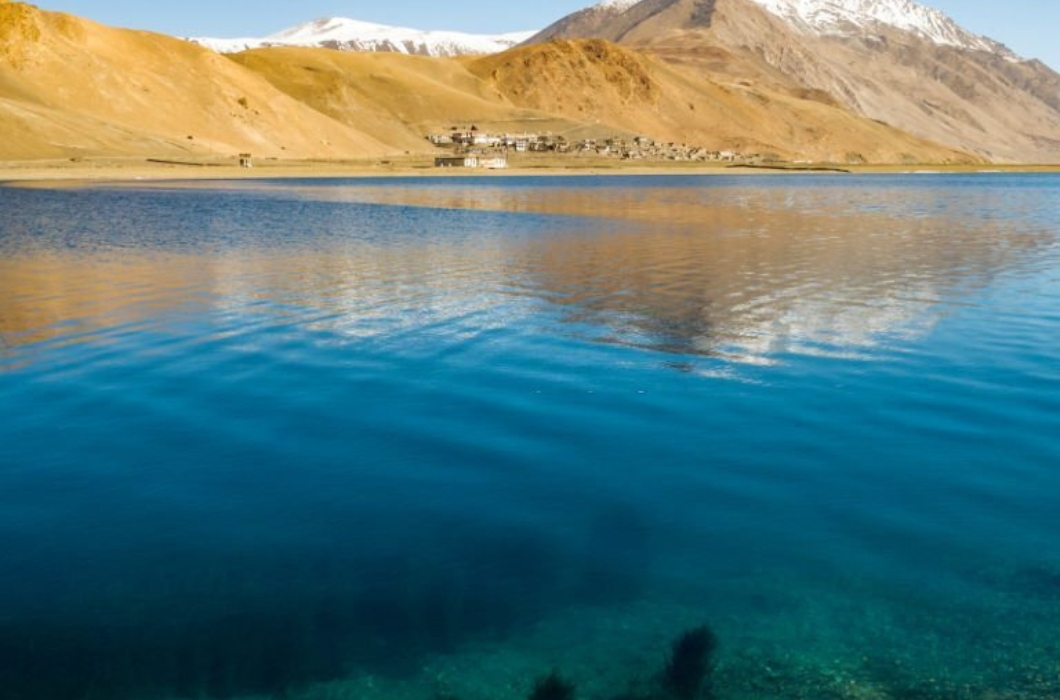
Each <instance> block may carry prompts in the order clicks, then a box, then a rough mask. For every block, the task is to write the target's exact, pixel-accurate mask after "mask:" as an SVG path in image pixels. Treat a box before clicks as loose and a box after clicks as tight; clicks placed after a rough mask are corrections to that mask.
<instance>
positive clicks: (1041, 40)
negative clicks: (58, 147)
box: [35, 0, 1060, 70]
mask: <svg viewBox="0 0 1060 700" xmlns="http://www.w3.org/2000/svg"><path fill="white" fill-rule="evenodd" d="M594 1H595V0H531V1H530V2H503V1H498V0H444V1H443V0H373V1H367V0H346V1H345V2H341V1H338V0H301V2H291V1H290V0H182V2H166V1H165V0H162V1H160V2H159V1H154V0H148V1H146V2H145V0H39V2H36V3H35V4H37V5H39V6H40V7H43V8H44V9H48V10H59V11H62V12H71V13H73V14H76V15H81V16H82V17H87V18H89V19H94V20H96V21H98V22H103V23H104V24H111V25H116V26H122V27H132V28H135V29H150V30H153V31H158V32H163V33H166V34H174V35H178V36H211V37H238V36H264V35H266V34H271V33H273V32H276V31H279V30H280V29H286V28H287V27H290V26H293V25H295V24H300V23H302V22H307V21H309V20H311V19H316V18H318V17H335V16H339V17H351V18H353V19H359V20H364V21H367V22H380V23H383V24H396V25H400V26H406V27H415V28H417V29H454V30H459V31H467V32H501V31H520V30H526V29H540V28H543V27H544V26H546V25H548V24H550V23H551V22H553V21H555V20H557V19H559V18H560V17H562V16H563V15H566V14H568V13H570V12H573V11H574V10H577V9H580V8H582V7H585V6H586V5H591V4H593V2H594ZM921 4H926V5H928V6H930V7H934V8H936V9H938V10H942V11H943V12H945V13H946V14H948V15H950V16H951V17H953V18H954V19H956V20H957V21H958V22H959V23H960V24H961V25H963V26H964V27H965V28H966V29H969V30H971V31H973V32H976V33H977V34H985V35H987V36H989V37H991V38H992V39H996V40H998V41H1000V42H1002V43H1004V44H1007V45H1008V46H1009V47H1010V48H1011V49H1013V50H1014V51H1016V53H1018V54H1020V55H1023V56H1026V57H1028V58H1040V59H1042V60H1043V61H1045V62H1046V63H1048V64H1049V65H1050V66H1052V67H1053V68H1054V69H1057V70H1060V40H1058V39H1057V32H1058V31H1060V1H1058V0H1005V2H996V1H994V0H921Z"/></svg>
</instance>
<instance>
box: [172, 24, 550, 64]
mask: <svg viewBox="0 0 1060 700" xmlns="http://www.w3.org/2000/svg"><path fill="white" fill-rule="evenodd" d="M533 33H534V32H516V33H512V34H497V35H485V34H465V33H462V32H445V31H422V30H419V29H409V28H406V27H392V26H389V25H386V24H373V23H371V22H360V21H358V20H354V19H348V18H345V17H328V18H324V19H317V20H313V21H312V22H307V23H305V24H300V25H297V26H295V27H291V28H289V29H285V30H283V31H280V32H277V33H276V34H272V35H270V36H267V37H265V38H262V39H208V38H193V39H191V40H190V41H193V42H195V43H197V44H201V45H203V46H206V47H209V48H211V49H213V50H214V51H218V52H221V53H235V52H238V51H245V50H248V49H259V48H266V47H270V46H306V47H317V48H326V49H338V50H341V51H389V52H394V53H406V54H416V55H419V56H462V55H465V54H487V53H497V52H498V51H504V50H505V49H510V48H511V47H513V46H515V45H516V44H518V43H520V42H522V41H525V40H526V39H528V38H529V37H530V36H531V35H533Z"/></svg>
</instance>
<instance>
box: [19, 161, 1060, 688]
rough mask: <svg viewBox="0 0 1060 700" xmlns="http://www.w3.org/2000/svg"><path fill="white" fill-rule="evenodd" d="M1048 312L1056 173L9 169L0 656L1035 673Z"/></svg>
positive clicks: (298, 674)
mask: <svg viewBox="0 0 1060 700" xmlns="http://www.w3.org/2000/svg"><path fill="white" fill-rule="evenodd" d="M1058 341H1060V178H1058V177H1057V176H1055V175H994V174H976V175H960V176H958V175H954V176H950V175H904V176H899V175H888V176H807V177H797V178H791V177H772V176H761V177H759V176H753V177H750V176H748V177H734V178H727V177H702V178H699V177H651V178H638V177H611V178H593V177H584V178H581V177H580V178H520V177H510V178H503V179H500V178H483V179H463V178H460V179H416V180H401V179H386V180H326V181H311V180H289V181H269V182H217V183H199V184H194V185H181V184H176V183H174V184H166V183H162V184H143V185H124V186H92V187H82V188H69V189H60V190H48V189H25V188H11V187H8V188H3V187H0V411H2V413H3V415H4V420H3V422H2V423H0V688H3V689H4V690H3V692H2V693H0V695H2V696H3V697H10V698H19V699H21V698H27V699H28V698H34V699H37V698H47V699H50V698H56V699H59V698H62V699H69V698H130V699H132V698H135V699H140V698H144V699H146V698H152V699H154V698H160V699H161V698H237V697H238V698H249V697H291V698H367V699H369V700H371V699H372V698H410V699H411V698H423V699H424V700H433V699H435V698H442V697H447V698H462V699H463V700H479V699H481V700H486V699H493V700H505V699H507V698H525V697H527V696H528V694H529V692H530V691H531V689H532V687H533V684H534V680H535V678H538V677H540V676H541V675H542V674H547V673H548V672H550V671H551V670H553V669H556V670H558V671H560V672H561V673H562V674H563V675H564V677H566V678H568V679H570V680H571V682H573V683H575V684H576V686H577V697H579V698H583V699H586V700H588V699H595V698H599V699H601V700H613V699H615V698H619V697H622V698H642V699H643V698H660V697H665V696H666V692H665V688H663V686H660V684H659V683H658V682H657V679H658V676H659V673H660V669H661V668H662V667H663V666H664V665H665V661H666V658H667V653H668V650H669V645H670V642H671V641H672V640H673V639H674V638H676V637H677V636H678V635H679V634H680V633H681V632H682V631H683V630H686V629H689V628H693V627H696V626H698V625H702V624H707V625H709V626H710V627H711V629H712V630H713V631H714V632H715V634H716V636H717V638H718V641H719V648H718V652H717V658H716V668H715V671H714V674H713V678H712V681H711V683H710V690H709V691H704V696H711V697H716V698H850V699H851V700H853V699H854V698H859V699H863V700H864V699H869V700H881V699H884V698H895V699H897V698H940V699H941V698H962V699H963V698H983V699H986V698H992V699H995V700H996V699H997V698H1006V699H1010V698H1011V699H1016V698H1018V699H1026V698H1042V699H1044V698H1053V699H1055V698H1057V697H1060V659H1058V657H1057V656H1056V649H1057V648H1060V548H1058V545H1057V542H1058V541H1060V515H1058V513H1060V438H1058V437H1057V436H1058V435H1060V350H1058V349H1057V348H1058ZM661 688H662V689H661Z"/></svg>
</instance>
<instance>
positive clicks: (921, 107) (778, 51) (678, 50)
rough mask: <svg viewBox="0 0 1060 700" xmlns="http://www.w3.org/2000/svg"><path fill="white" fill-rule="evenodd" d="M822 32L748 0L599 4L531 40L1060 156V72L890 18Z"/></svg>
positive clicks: (955, 139)
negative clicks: (594, 49)
mask: <svg viewBox="0 0 1060 700" xmlns="http://www.w3.org/2000/svg"><path fill="white" fill-rule="evenodd" d="M844 29H845V31H834V32H827V33H823V34H819V33H814V32H812V31H807V29H806V27H804V26H800V25H799V24H798V23H797V22H795V21H793V20H791V19H789V18H782V17H780V16H777V15H774V14H771V13H770V12H768V11H767V10H766V9H764V8H763V7H762V6H760V5H759V4H757V3H755V2H752V1H751V0H643V1H642V2H639V3H636V4H634V5H632V6H628V7H622V6H621V5H617V6H610V7H601V6H597V7H591V8H587V9H585V10H581V11H579V12H576V13H574V14H572V15H569V16H568V17H565V18H563V19H561V20H560V21H558V22H556V23H555V24H553V25H552V26H550V27H548V28H547V29H545V30H544V31H543V32H541V33H540V34H538V35H537V36H536V37H534V38H532V39H531V40H530V42H540V41H545V40H549V39H555V38H588V37H597V38H603V39H608V40H610V41H615V42H619V43H621V44H623V45H625V46H629V47H635V48H638V49H641V50H647V51H649V52H651V53H653V54H654V55H656V56H658V57H659V58H661V59H663V60H665V61H667V62H669V63H671V64H675V65H681V66H684V67H686V68H690V69H693V70H695V71H697V72H699V73H700V74H702V75H711V76H716V77H721V76H727V77H729V78H731V79H735V80H738V81H744V82H746V83H748V84H750V85H753V86H756V87H769V88H772V89H781V90H787V91H789V92H792V91H795V92H797V91H798V90H800V89H809V90H819V91H823V92H825V93H827V94H828V95H831V96H832V97H833V98H834V99H835V100H836V101H837V102H838V103H841V104H843V105H844V106H846V107H848V108H850V109H852V110H854V111H856V112H858V113H860V114H863V115H865V116H867V117H870V118H872V119H876V120H879V121H883V122H886V123H888V124H892V125H894V126H896V127H898V128H901V129H903V130H905V131H908V132H910V133H912V134H915V135H917V136H920V137H922V138H925V139H929V140H933V141H936V142H940V143H944V144H948V145H950V146H952V147H954V148H958V149H962V150H968V151H972V152H975V153H979V154H981V155H982V156H984V157H987V158H990V159H996V160H1003V161H1018V162H1060V75H1058V74H1057V73H1056V72H1054V71H1052V70H1051V69H1049V68H1048V67H1047V66H1045V65H1044V64H1042V63H1041V62H1039V61H1023V60H1020V59H1018V58H1016V57H1014V56H1012V55H1011V54H1007V53H1005V52H999V51H993V50H989V49H990V47H991V44H990V43H989V42H985V41H984V42H982V45H981V46H980V45H977V46H976V47H974V48H968V47H962V46H955V45H950V44H946V43H939V42H937V41H933V40H932V39H931V38H929V37H926V36H923V35H921V34H918V33H916V32H913V31H906V30H902V29H897V28H895V27H893V26H886V25H884V24H882V23H878V22H877V23H871V24H867V25H866V26H865V27H854V28H851V27H844Z"/></svg>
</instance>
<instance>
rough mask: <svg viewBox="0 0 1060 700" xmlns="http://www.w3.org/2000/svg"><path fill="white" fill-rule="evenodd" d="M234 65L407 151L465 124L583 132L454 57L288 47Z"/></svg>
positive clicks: (249, 55) (244, 56) (238, 57)
mask: <svg viewBox="0 0 1060 700" xmlns="http://www.w3.org/2000/svg"><path fill="white" fill-rule="evenodd" d="M229 59H230V60H232V61H234V62H236V63H238V64H240V65H242V66H245V67H246V68H247V69H249V70H253V71H255V72H257V73H258V74H260V75H262V76H263V77H265V78H266V79H267V80H268V81H269V82H271V83H272V84H273V85H274V86H276V87H277V88H278V89H280V90H282V91H283V92H285V93H287V94H288V95H290V96H291V97H293V98H294V99H296V100H299V101H303V102H305V103H306V104H308V105H310V106H312V107H313V108H314V109H316V110H318V111H320V112H322V113H324V114H327V115H329V116H331V117H332V118H334V119H336V120H338V121H340V122H343V123H345V124H350V125H352V126H356V127H357V128H358V129H360V130H361V131H363V132H365V133H367V134H371V135H374V136H376V137H377V138H379V139H382V140H386V141H387V143H394V144H397V145H400V147H401V148H403V149H404V150H411V151H416V150H420V151H422V150H424V149H426V148H428V146H426V145H425V144H426V141H425V138H424V136H425V135H426V134H429V133H433V132H439V131H447V130H449V128H450V127H451V126H453V125H458V124H459V125H465V126H467V125H470V124H477V125H479V126H480V127H481V128H484V129H490V130H494V131H522V130H524V129H527V128H534V129H537V130H553V131H556V130H564V129H570V128H572V127H573V126H575V125H576V122H572V121H570V120H567V119H563V118H558V117H556V116H554V115H551V114H547V113H544V112H540V111H535V110H532V109H525V108H522V107H518V106H516V105H514V104H513V103H512V102H511V101H509V100H507V99H506V98H505V97H504V95H502V94H501V93H500V92H499V91H498V90H497V89H495V88H494V87H492V86H491V85H489V84H488V83H487V82H485V81H483V80H481V79H480V78H478V77H477V76H475V75H474V74H472V73H471V72H469V71H468V69H467V68H466V67H465V65H464V64H463V63H462V62H460V61H457V60H455V59H452V58H430V57H425V56H406V55H401V54H394V53H359V52H344V51H329V50H326V49H314V48H297V47H286V48H269V49H257V50H253V51H246V52H243V53H238V54H233V55H230V56H229Z"/></svg>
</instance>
